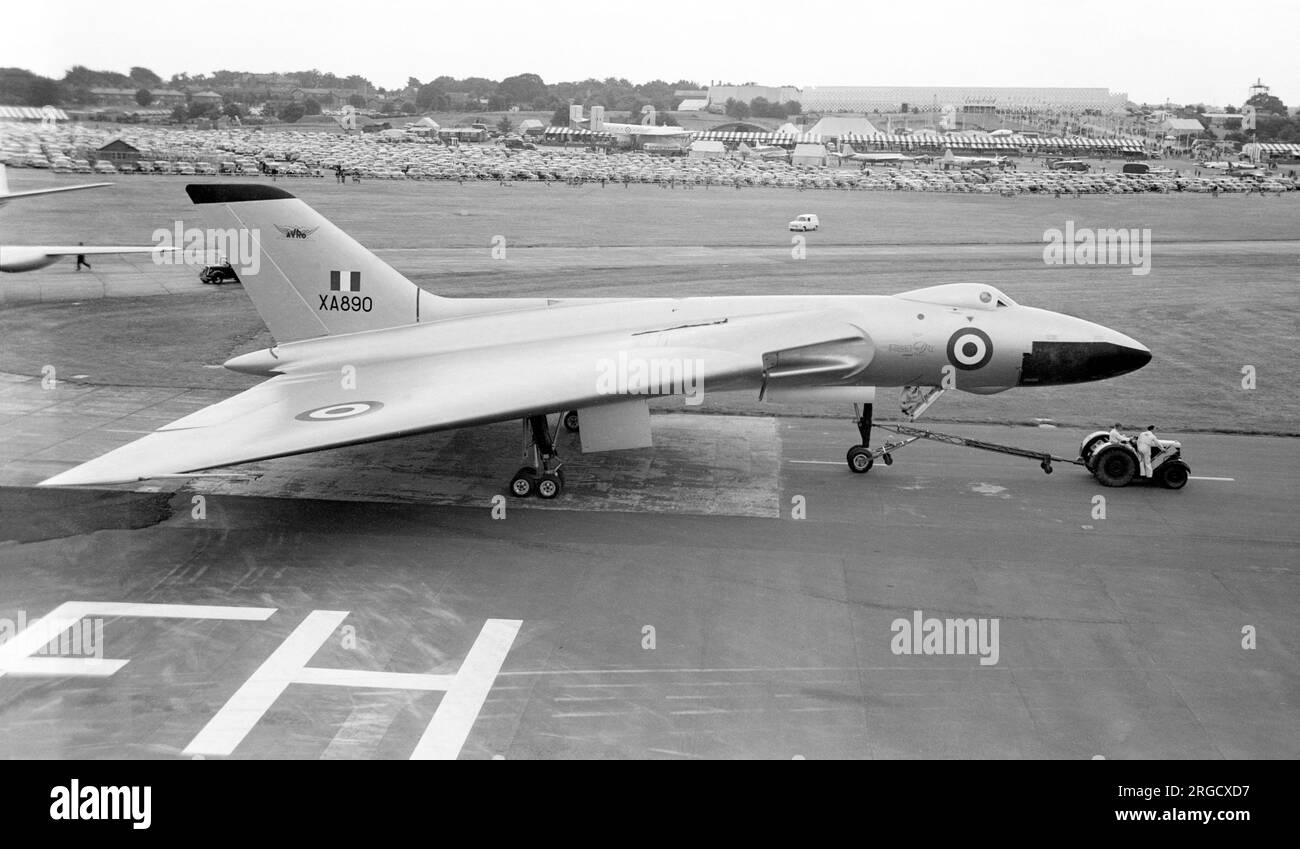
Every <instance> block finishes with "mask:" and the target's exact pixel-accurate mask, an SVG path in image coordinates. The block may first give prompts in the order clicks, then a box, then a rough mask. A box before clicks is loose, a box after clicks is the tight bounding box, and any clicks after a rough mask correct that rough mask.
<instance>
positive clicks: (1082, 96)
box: [789, 86, 1128, 114]
mask: <svg viewBox="0 0 1300 849" xmlns="http://www.w3.org/2000/svg"><path fill="white" fill-rule="evenodd" d="M789 99H793V100H798V101H799V103H800V104H802V105H803V111H804V112H860V113H864V114H867V113H871V112H881V113H889V112H898V111H900V110H901V107H902V105H903V104H904V103H906V104H907V105H908V109H909V111H910V110H911V109H917V110H919V111H921V112H940V111H942V110H943V108H944V107H945V106H949V105H951V106H953V107H955V109H956V111H958V112H963V113H967V114H970V113H977V112H1014V111H1024V112H1057V111H1064V112H1087V111H1095V112H1100V113H1102V114H1113V113H1118V112H1123V111H1124V110H1125V108H1126V107H1127V105H1128V95H1127V94H1124V93H1123V92H1111V91H1110V90H1108V89H1105V88H1037V87H1003V86H817V87H815V88H805V89H804V90H803V91H802V92H798V93H797V96H795V97H793V98H789Z"/></svg>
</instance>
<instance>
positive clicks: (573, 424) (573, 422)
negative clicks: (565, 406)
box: [564, 410, 578, 433]
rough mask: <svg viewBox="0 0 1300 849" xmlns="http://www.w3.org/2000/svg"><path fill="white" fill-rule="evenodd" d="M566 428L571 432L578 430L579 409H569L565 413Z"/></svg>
mask: <svg viewBox="0 0 1300 849" xmlns="http://www.w3.org/2000/svg"><path fill="white" fill-rule="evenodd" d="M564 429H565V430H567V431H568V432H569V433H577V432H578V411H577V410H569V412H567V413H565V414H564Z"/></svg>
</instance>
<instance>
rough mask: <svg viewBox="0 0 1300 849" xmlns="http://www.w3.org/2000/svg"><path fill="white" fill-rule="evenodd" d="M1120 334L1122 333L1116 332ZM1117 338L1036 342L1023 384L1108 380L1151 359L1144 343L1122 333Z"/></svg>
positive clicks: (1023, 370) (1023, 373) (1025, 366)
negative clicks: (1099, 340)
mask: <svg viewBox="0 0 1300 849" xmlns="http://www.w3.org/2000/svg"><path fill="white" fill-rule="evenodd" d="M1116 336H1119V334H1116ZM1120 340H1122V341H1115V342H1034V344H1033V350H1032V352H1031V353H1029V354H1026V355H1025V357H1024V361H1023V363H1022V364H1021V368H1020V384H1021V385H1022V386H1053V385H1057V386H1059V385H1061V384H1065V383H1083V382H1085V381H1089V380H1105V379H1107V378H1110V377H1119V376H1120V375H1121V374H1128V373H1129V372H1131V371H1137V370H1138V369H1140V368H1142V367H1143V366H1144V365H1146V364H1147V363H1149V362H1151V352H1150V351H1149V350H1147V348H1146V346H1145V345H1142V344H1141V343H1139V342H1135V341H1133V340H1132V339H1129V338H1128V337H1127V336H1123V337H1120Z"/></svg>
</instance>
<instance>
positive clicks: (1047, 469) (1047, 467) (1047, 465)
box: [1038, 460, 1052, 475]
mask: <svg viewBox="0 0 1300 849" xmlns="http://www.w3.org/2000/svg"><path fill="white" fill-rule="evenodd" d="M1038 466H1039V468H1041V469H1042V470H1043V473H1044V474H1048V475H1050V474H1051V473H1052V461H1051V460H1044V461H1043V462H1041V463H1039V464H1038Z"/></svg>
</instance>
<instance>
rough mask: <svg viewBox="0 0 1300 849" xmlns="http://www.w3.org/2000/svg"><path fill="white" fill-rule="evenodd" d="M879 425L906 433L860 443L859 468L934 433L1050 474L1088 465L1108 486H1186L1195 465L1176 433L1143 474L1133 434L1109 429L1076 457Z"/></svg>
mask: <svg viewBox="0 0 1300 849" xmlns="http://www.w3.org/2000/svg"><path fill="white" fill-rule="evenodd" d="M874 426H875V427H878V428H880V429H881V430H886V431H889V432H891V433H894V434H897V435H898V436H900V437H902V438H901V439H897V440H890V439H887V440H886V441H885V444H884V445H882V446H880V447H879V448H867V447H865V446H857V447H855V448H852V449H850V450H849V455H848V464H849V468H850V469H852V470H853V471H854V472H857V473H858V474H863V473H865V472H868V471H870V470H871V467H872V466H873V465H874V464H875V461H876V460H882V461H883V462H884V463H885V465H886V466H889V465H893V462H894V457H893V454H894V452H895V451H897V450H898V449H900V448H903V447H904V446H907V445H911V444H912V443H913V442H916V441H917V440H918V439H930V440H933V441H935V442H945V443H947V444H949V445H961V446H963V447H966V448H975V449H978V450H980V451H992V452H995V453H997V454H1010V455H1012V456H1014V457H1027V458H1029V459H1031V460H1037V461H1038V465H1039V467H1040V468H1042V470H1043V471H1044V472H1045V473H1047V474H1049V475H1050V474H1051V473H1052V464H1053V463H1069V464H1071V465H1075V466H1083V467H1084V468H1086V469H1087V470H1088V471H1089V472H1092V476H1093V477H1094V478H1096V479H1097V482H1098V483H1100V484H1101V485H1102V486H1128V485H1129V484H1130V483H1132V482H1133V481H1134V480H1152V481H1155V482H1156V483H1159V484H1160V485H1161V486H1163V487H1165V488H1166V489H1182V488H1183V487H1184V486H1186V485H1187V479H1188V476H1189V474H1190V473H1191V469H1190V468H1189V467H1188V465H1187V463H1185V462H1184V461H1183V459H1182V444H1181V443H1179V442H1175V441H1174V440H1170V439H1162V440H1160V446H1159V449H1158V450H1157V451H1155V452H1153V453H1152V456H1151V468H1152V474H1151V476H1150V477H1149V478H1148V477H1145V476H1143V475H1141V472H1140V470H1141V461H1140V459H1139V457H1138V452H1137V448H1135V447H1134V445H1133V440H1132V439H1131V438H1130V439H1125V441H1124V442H1122V443H1113V442H1111V441H1110V436H1109V433H1108V432H1107V431H1104V430H1103V431H1096V432H1095V433H1090V434H1088V436H1087V438H1085V439H1084V440H1083V444H1082V445H1081V446H1080V449H1079V456H1078V457H1077V458H1070V457H1058V456H1056V455H1054V454H1050V453H1047V452H1044V451H1034V450H1032V449H1029V448H1019V447H1017V446H1014V445H1001V444H999V443H996V442H985V441H983V440H980V439H970V438H968V437H964V436H954V435H952V434H949V433H938V432H936V431H932V430H923V429H922V428H919V427H912V426H910V425H885V424H877V425H874Z"/></svg>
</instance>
